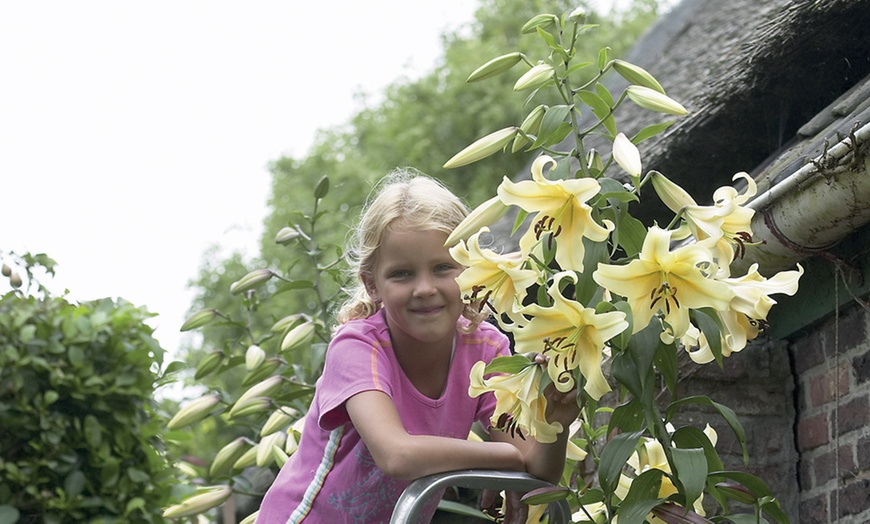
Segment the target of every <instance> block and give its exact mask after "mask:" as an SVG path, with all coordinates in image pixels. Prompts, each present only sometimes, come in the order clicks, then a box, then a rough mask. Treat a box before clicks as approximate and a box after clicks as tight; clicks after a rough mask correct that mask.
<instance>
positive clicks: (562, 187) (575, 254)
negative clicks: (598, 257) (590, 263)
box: [498, 155, 614, 271]
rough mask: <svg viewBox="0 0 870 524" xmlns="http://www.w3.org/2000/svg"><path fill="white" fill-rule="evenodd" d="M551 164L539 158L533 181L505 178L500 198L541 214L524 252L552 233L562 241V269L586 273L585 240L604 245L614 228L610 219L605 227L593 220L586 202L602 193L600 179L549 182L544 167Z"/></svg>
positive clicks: (522, 242)
mask: <svg viewBox="0 0 870 524" xmlns="http://www.w3.org/2000/svg"><path fill="white" fill-rule="evenodd" d="M550 164H552V165H555V164H556V161H555V160H553V159H552V158H551V157H549V156H546V155H542V156H539V157H538V158H537V159H535V161H534V163H533V164H532V179H531V180H523V181H521V182H516V183H514V182H511V181H510V180H509V179H508V178H507V177H505V179H504V181H502V183H501V184H500V185H499V187H498V196H499V198H500V199H501V201H502V202H504V203H505V204H507V205H515V206H518V207H520V208H522V209H524V210H525V211H528V212H530V213H537V214H536V215H535V217H534V219H533V226H532V227H531V228H529V230H528V231H527V232H526V234H525V235H523V238H522V239H520V246H521V247H523V252H528V247H529V246H531V245H534V244H535V243H536V242H538V241H540V240H541V237H542V236H543V235H544V234H545V233H548V232H550V233H552V234H553V236H554V237H555V238H556V240H557V242H558V249H557V250H556V262H558V263H559V266H560V267H561V268H562V269H573V270H576V271H583V254H584V252H585V249H584V247H583V237H586V238H589V239H590V240H593V241H595V242H604V241H605V240H607V237H608V235H609V234H610V232H611V231H613V228H614V225H613V223H612V222H610V221H609V220H605V221H604V225H603V226H602V225H600V224H598V223H597V222H596V221H595V220H594V219H593V218H592V207H591V206H589V204H587V203H586V202H587V201H588V200H590V199H591V198H593V197H594V196H595V195H597V194H598V192H599V191H600V190H601V186H600V185H599V184H598V181H597V180H595V179H592V178H579V179H572V180H556V181H551V180H548V179H547V178H546V177H545V176H544V168H545V167H546V166H547V165H550Z"/></svg>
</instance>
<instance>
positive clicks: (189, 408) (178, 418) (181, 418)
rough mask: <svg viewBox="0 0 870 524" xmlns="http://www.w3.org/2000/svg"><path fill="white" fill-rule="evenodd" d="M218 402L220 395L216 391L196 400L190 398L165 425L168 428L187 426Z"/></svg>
mask: <svg viewBox="0 0 870 524" xmlns="http://www.w3.org/2000/svg"><path fill="white" fill-rule="evenodd" d="M218 402H220V397H219V396H218V395H217V393H210V394H208V395H204V396H202V397H200V398H198V399H196V400H192V401H190V402H188V403H187V404H186V405H185V406H184V407H183V408H181V409H180V410H179V411H178V413H176V414H175V416H174V417H172V420H170V421H169V424H167V426H166V427H168V428H169V429H170V430H174V429H178V428H183V427H184V426H188V425H190V424H193V423H194V422H199V421H200V420H202V419H204V418H205V417H206V416H208V415H209V414H210V413H211V410H212V408H213V407H214V406H215V405H216V404H217V403H218Z"/></svg>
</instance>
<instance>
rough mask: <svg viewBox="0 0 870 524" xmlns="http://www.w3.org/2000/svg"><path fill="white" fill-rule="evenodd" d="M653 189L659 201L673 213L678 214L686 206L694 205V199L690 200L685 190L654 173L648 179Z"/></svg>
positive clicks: (690, 197) (690, 196)
mask: <svg viewBox="0 0 870 524" xmlns="http://www.w3.org/2000/svg"><path fill="white" fill-rule="evenodd" d="M650 179H651V182H652V186H653V189H654V190H655V192H656V194H657V195H658V196H659V198H660V199H661V201H662V203H663V204H664V205H665V206H667V207H668V209H670V210H671V211H673V212H674V213H679V212H680V210H681V209H683V208H684V207H686V206H693V205H695V199H694V198H692V195H690V194H689V193H688V192H686V190H685V189H683V188H682V187H680V186H678V185H677V184H675V183H673V182H671V181H670V180H668V179H667V178H666V177H665V175H663V174H661V173H659V172H657V171H654V172H653V174H652V176H651V177H650Z"/></svg>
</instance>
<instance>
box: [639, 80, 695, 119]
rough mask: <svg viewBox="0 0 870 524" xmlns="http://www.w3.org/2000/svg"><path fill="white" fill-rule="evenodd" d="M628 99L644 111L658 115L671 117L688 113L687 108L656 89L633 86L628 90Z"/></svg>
mask: <svg viewBox="0 0 870 524" xmlns="http://www.w3.org/2000/svg"><path fill="white" fill-rule="evenodd" d="M625 91H626V93H628V98H630V99H631V101H632V102H634V103H635V104H637V105H639V106H640V107H642V108H644V109H648V110H650V111H655V112H656V113H667V114H669V115H678V116H681V115H685V114H686V113H688V111H686V108H685V107H683V106H681V105H680V104H679V103H678V102H676V101H674V100H673V99H671V98H670V97H668V96H667V95H664V94H662V93H659V92H658V91H656V90H654V89H650V88H648V87H644V86H638V85H631V86H628V87H627V88H626V90H625Z"/></svg>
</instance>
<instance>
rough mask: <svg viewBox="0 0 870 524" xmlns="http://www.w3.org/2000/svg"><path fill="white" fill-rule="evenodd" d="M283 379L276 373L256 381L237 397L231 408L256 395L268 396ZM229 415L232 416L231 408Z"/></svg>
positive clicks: (276, 388)
mask: <svg viewBox="0 0 870 524" xmlns="http://www.w3.org/2000/svg"><path fill="white" fill-rule="evenodd" d="M283 381H284V378H283V377H281V376H278V375H276V376H274V377H269V378H267V379H266V380H264V381H262V382H260V383H258V384H257V385H255V386H251V388H250V389H248V390H247V391H245V392H244V393H242V396H240V397H239V399H238V400H237V401H236V403H235V405H234V406H233V408H235V406H238V405H240V404H244V403H245V402H246V401H247V400H249V399H253V398H256V397H268V396H269V395H271V394H272V393H274V392H275V391H277V390H278V389H279V388H280V387H281V383H282V382H283ZM230 416H232V410H230Z"/></svg>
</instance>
